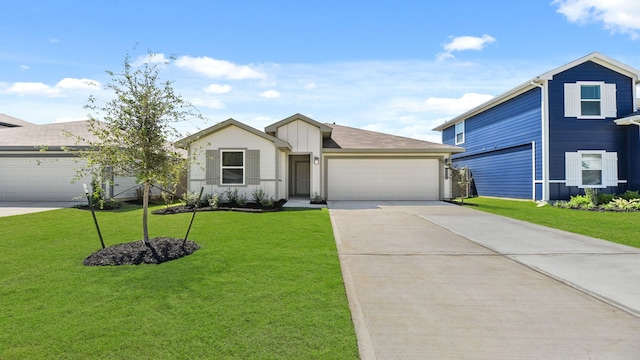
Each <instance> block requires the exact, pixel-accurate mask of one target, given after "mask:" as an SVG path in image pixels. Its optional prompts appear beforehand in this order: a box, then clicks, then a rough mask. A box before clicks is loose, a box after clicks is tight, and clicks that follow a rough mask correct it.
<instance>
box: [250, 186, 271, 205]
mask: <svg viewBox="0 0 640 360" xmlns="http://www.w3.org/2000/svg"><path fill="white" fill-rule="evenodd" d="M251 197H252V198H253V201H254V202H256V203H258V204H261V203H262V200H264V199H265V198H266V197H267V193H265V192H264V190H262V189H255V190H253V192H252V193H251Z"/></svg>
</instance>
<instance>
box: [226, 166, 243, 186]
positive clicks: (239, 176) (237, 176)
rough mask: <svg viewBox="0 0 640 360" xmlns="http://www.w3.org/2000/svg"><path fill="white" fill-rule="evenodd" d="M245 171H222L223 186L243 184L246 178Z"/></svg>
mask: <svg viewBox="0 0 640 360" xmlns="http://www.w3.org/2000/svg"><path fill="white" fill-rule="evenodd" d="M243 175H244V170H243V169H222V183H223V184H242V183H243V181H242V180H243V178H244V176H243Z"/></svg>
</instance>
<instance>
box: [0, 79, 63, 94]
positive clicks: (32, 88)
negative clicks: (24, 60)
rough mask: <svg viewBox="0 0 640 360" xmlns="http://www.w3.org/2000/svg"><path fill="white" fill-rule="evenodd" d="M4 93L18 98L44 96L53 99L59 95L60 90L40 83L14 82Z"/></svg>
mask: <svg viewBox="0 0 640 360" xmlns="http://www.w3.org/2000/svg"><path fill="white" fill-rule="evenodd" d="M6 92H8V93H11V94H16V95H20V96H25V95H44V96H51V97H55V96H59V95H60V89H56V88H54V87H51V86H49V85H47V84H45V83H41V82H15V83H13V84H11V86H9V88H8V89H7V90H6Z"/></svg>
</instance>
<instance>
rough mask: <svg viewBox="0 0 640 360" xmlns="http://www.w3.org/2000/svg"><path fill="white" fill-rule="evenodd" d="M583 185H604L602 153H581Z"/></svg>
mask: <svg viewBox="0 0 640 360" xmlns="http://www.w3.org/2000/svg"><path fill="white" fill-rule="evenodd" d="M580 155H581V159H580V160H581V161H580V164H581V166H580V168H581V171H582V174H581V175H582V185H584V186H585V187H586V186H595V185H602V154H580Z"/></svg>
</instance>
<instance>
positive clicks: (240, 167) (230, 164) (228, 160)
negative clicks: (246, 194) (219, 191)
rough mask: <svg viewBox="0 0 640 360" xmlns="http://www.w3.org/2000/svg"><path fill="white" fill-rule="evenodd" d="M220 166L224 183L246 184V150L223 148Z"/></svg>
mask: <svg viewBox="0 0 640 360" xmlns="http://www.w3.org/2000/svg"><path fill="white" fill-rule="evenodd" d="M221 153H222V161H221V166H220V171H221V175H220V177H221V178H222V185H242V184H244V151H242V150H240V151H226V150H222V151H221Z"/></svg>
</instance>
